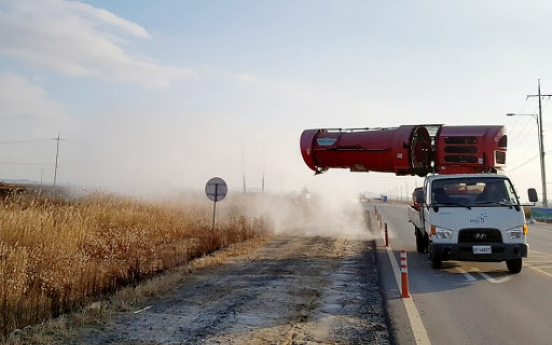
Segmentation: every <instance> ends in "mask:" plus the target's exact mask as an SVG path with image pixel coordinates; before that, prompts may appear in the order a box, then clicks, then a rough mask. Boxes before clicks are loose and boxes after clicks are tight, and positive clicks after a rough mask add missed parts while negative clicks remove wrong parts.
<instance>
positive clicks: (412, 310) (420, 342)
mask: <svg viewBox="0 0 552 345" xmlns="http://www.w3.org/2000/svg"><path fill="white" fill-rule="evenodd" d="M387 234H388V235H389V228H388V229H387ZM382 236H383V241H384V243H385V231H382ZM385 249H387V255H389V261H390V262H391V266H392V267H393V273H395V280H396V281H397V286H398V287H399V291H400V289H401V286H402V284H401V273H400V272H401V270H400V269H399V263H398V262H397V259H396V258H395V255H394V254H393V249H391V246H388V247H385ZM401 300H402V301H403V304H404V308H405V309H406V314H407V315H408V319H409V320H410V327H411V328H412V332H413V333H414V339H415V340H416V344H417V345H431V342H430V341H429V337H428V336H427V330H426V328H425V326H424V323H423V322H422V318H421V317H420V313H419V312H418V309H416V305H414V301H413V300H412V296H411V297H410V298H401Z"/></svg>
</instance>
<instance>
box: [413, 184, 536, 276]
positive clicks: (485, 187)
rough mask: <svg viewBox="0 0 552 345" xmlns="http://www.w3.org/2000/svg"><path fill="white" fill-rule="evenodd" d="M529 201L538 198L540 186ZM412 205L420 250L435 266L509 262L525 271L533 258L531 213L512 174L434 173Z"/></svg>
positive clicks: (512, 267) (416, 193)
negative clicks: (530, 256) (450, 262)
mask: <svg viewBox="0 0 552 345" xmlns="http://www.w3.org/2000/svg"><path fill="white" fill-rule="evenodd" d="M528 196H529V201H531V202H533V203H534V202H536V201H537V193H536V191H535V189H533V188H530V189H529V190H528ZM413 199H414V200H413V201H414V205H413V206H410V207H409V208H408V209H409V211H408V213H409V219H410V220H411V221H412V223H413V224H414V234H415V236H416V249H417V251H418V252H420V253H427V254H428V258H429V261H430V263H431V267H433V268H440V267H441V263H442V262H443V261H447V260H456V261H490V262H501V261H506V265H507V267H508V271H509V272H510V273H519V272H521V269H522V258H526V257H527V253H528V245H527V243H526V234H527V225H526V223H525V214H524V210H523V207H522V205H521V204H520V201H519V198H518V196H517V194H516V192H515V189H514V186H513V184H512V182H511V181H510V179H508V177H506V176H502V175H496V174H489V173H481V174H453V175H431V176H427V177H426V178H425V179H424V185H423V187H422V188H417V189H416V190H415V191H414V193H413Z"/></svg>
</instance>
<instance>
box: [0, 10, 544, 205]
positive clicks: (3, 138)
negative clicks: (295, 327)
mask: <svg viewBox="0 0 552 345" xmlns="http://www.w3.org/2000/svg"><path fill="white" fill-rule="evenodd" d="M551 16H552V3H549V2H547V1H525V2H523V3H520V2H515V1H485V2H481V1H462V2H453V1H418V2H411V1H396V2H392V3H389V2H374V1H314V0H312V1H209V2H204V1H164V0H157V1H132V2H129V1H81V2H79V1H61V0H0V90H2V92H1V93H0V125H1V126H2V128H4V129H5V130H3V131H1V132H0V142H1V143H0V163H1V164H0V177H2V178H26V179H31V180H40V179H43V180H44V181H46V182H51V181H52V180H53V170H54V169H53V167H54V159H55V143H56V142H55V141H54V140H52V139H51V138H53V137H56V136H57V134H58V132H59V133H61V137H62V138H63V139H66V140H64V141H62V142H61V143H60V157H59V169H58V181H59V182H60V183H64V184H71V185H75V186H79V187H80V188H100V189H107V190H115V191H121V192H132V193H137V194H141V193H149V192H151V191H152V190H171V189H175V188H200V189H202V188H203V187H204V185H205V183H206V181H207V180H208V179H209V178H210V177H212V176H220V177H222V178H224V179H225V180H226V181H227V182H228V184H229V187H230V190H240V189H241V186H242V175H243V174H244V173H245V175H246V181H247V184H248V186H249V187H251V188H259V187H260V181H261V176H262V174H263V171H264V172H265V180H266V188H267V189H268V190H273V191H292V190H300V189H301V188H302V187H303V186H305V185H306V186H308V187H309V188H310V189H311V190H313V191H316V190H325V191H331V192H334V191H335V190H343V191H348V192H351V193H354V192H357V191H361V190H371V191H375V192H386V193H387V192H392V191H395V193H396V194H400V193H401V192H402V193H403V195H404V196H405V197H406V191H407V190H409V191H410V190H411V189H412V188H413V187H414V186H415V185H416V184H419V181H420V179H417V178H398V177H395V176H393V175H391V174H374V173H368V174H353V173H349V172H347V171H330V172H328V173H327V174H326V175H325V176H317V177H314V176H312V174H311V172H310V170H309V169H308V168H307V167H306V166H305V165H304V163H303V162H302V159H301V156H300V152H299V148H298V141H299V137H300V135H301V132H302V131H303V129H306V128H324V127H332V128H336V127H341V128H349V127H389V126H397V125H402V124H419V123H444V124H451V125H454V124H459V125H470V124H474V125H477V124H503V125H506V126H507V127H508V129H509V132H510V143H509V144H510V145H509V153H508V169H507V170H506V172H507V173H508V174H509V176H511V177H512V178H513V179H514V182H515V183H516V184H517V186H518V189H519V190H520V192H521V194H522V195H525V192H524V190H525V189H526V188H527V187H530V186H534V187H537V189H538V190H539V191H540V175H539V165H538V158H536V154H537V153H538V145H537V132H536V122H535V120H534V119H533V118H531V117H512V118H510V117H506V116H505V114H506V113H511V112H519V113H534V112H536V111H537V108H536V105H537V100H536V98H529V99H527V100H526V96H527V95H529V94H535V93H536V91H537V80H538V79H540V80H541V86H542V91H543V93H544V94H550V93H552V66H551V64H550V61H552V59H551V57H552V48H551V46H550V44H549V42H550V38H551V35H552V24H551V23H552V21H551V20H550V18H551ZM548 105H549V100H548V99H547V98H546V99H543V106H544V107H543V117H544V120H543V124H544V132H545V136H544V138H545V149H546V150H547V151H552V140H551V138H552V136H550V128H551V127H550V124H551V123H552V121H551V120H549V119H548V118H549V117H550V115H551V112H550V108H549V106H548ZM21 141H23V142H24V143H20V142H21ZM27 141H29V142H27ZM14 142H16V143H14ZM547 148H550V149H549V150H548V149H547ZM14 163H18V164H14ZM509 170H511V171H509ZM548 171H551V172H552V165H551V167H550V168H548ZM550 180H552V178H550ZM551 188H552V187H551ZM401 190H402V191H401Z"/></svg>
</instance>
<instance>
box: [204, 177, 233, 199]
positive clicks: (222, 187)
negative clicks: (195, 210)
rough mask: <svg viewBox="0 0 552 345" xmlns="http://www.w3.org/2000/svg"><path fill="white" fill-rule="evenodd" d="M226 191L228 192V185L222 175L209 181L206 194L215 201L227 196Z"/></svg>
mask: <svg viewBox="0 0 552 345" xmlns="http://www.w3.org/2000/svg"><path fill="white" fill-rule="evenodd" d="M226 193H228V187H227V186H226V182H224V180H223V179H221V178H220V177H213V178H212V179H210V180H209V181H207V184H206V185H205V194H207V197H208V198H209V200H211V201H214V202H218V201H221V200H222V199H224V197H225V196H226Z"/></svg>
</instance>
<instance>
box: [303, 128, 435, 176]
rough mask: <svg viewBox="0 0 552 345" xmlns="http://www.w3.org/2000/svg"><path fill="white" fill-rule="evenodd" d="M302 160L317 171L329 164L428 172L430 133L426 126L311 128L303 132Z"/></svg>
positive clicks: (365, 168) (367, 169) (370, 169)
mask: <svg viewBox="0 0 552 345" xmlns="http://www.w3.org/2000/svg"><path fill="white" fill-rule="evenodd" d="M301 153H302V155H303V160H304V161H305V163H306V164H307V166H308V167H309V168H311V169H312V170H314V171H315V173H322V172H324V171H325V170H327V169H329V168H348V169H350V170H351V171H364V172H367V171H377V172H392V173H395V174H396V175H419V176H425V175H427V173H428V172H429V171H430V170H431V162H432V155H431V137H430V135H429V133H428V130H427V129H426V127H424V126H414V125H407V126H400V127H393V128H374V129H370V128H361V129H344V130H342V129H309V130H305V131H304V132H303V134H302V135H301Z"/></svg>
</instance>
